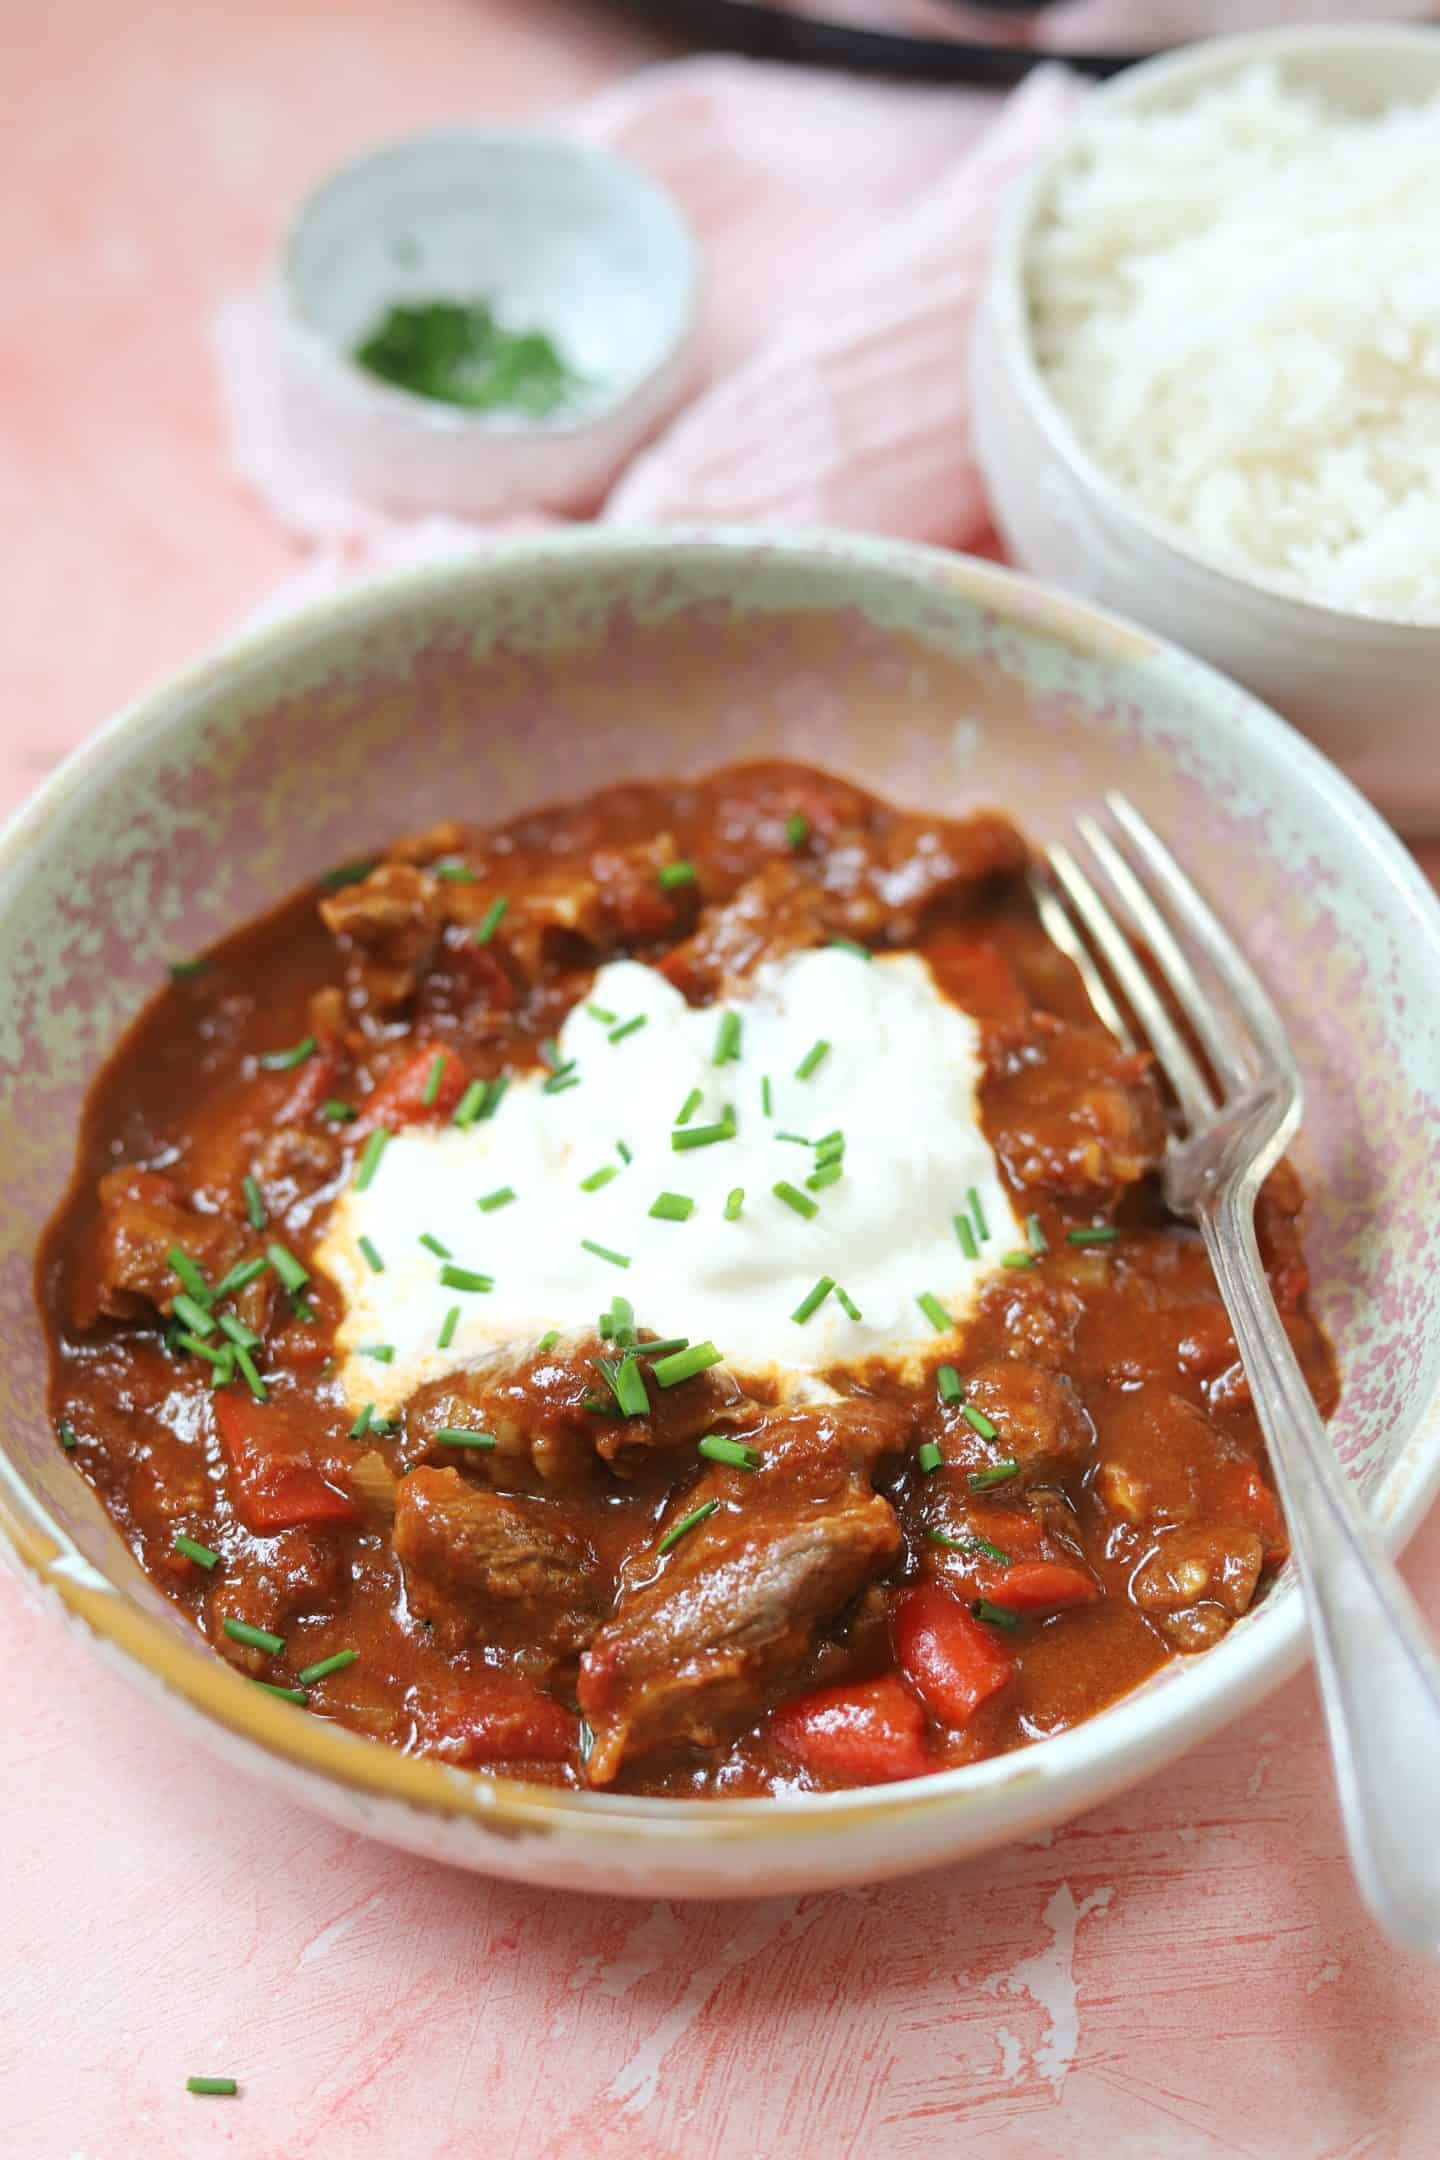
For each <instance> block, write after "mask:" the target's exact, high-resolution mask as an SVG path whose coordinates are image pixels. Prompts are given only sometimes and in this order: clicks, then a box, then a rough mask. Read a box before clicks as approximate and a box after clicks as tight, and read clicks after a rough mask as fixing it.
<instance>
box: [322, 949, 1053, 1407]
mask: <svg viewBox="0 0 1440 2160" xmlns="http://www.w3.org/2000/svg"><path fill="white" fill-rule="evenodd" d="M637 1021H638V1022H640V1023H641V1024H640V1025H638V1026H637V1025H635V1023H636V1022H637ZM558 1047H559V1051H560V1057H561V1060H562V1068H561V1072H560V1074H559V1075H558V1076H557V1079H556V1080H554V1081H552V1082H551V1083H550V1085H549V1086H547V1084H546V1078H547V1076H546V1075H545V1074H544V1073H536V1074H530V1075H525V1076H523V1077H517V1078H515V1079H513V1080H512V1081H511V1083H510V1085H509V1087H508V1088H507V1090H506V1092H505V1094H504V1096H503V1098H502V1100H501V1102H500V1104H499V1107H498V1109H497V1110H496V1111H495V1113H494V1114H493V1116H491V1117H489V1118H485V1119H482V1120H480V1121H479V1122H477V1123H475V1124H472V1125H470V1126H469V1127H467V1128H465V1129H461V1128H459V1127H457V1126H454V1125H448V1126H416V1127H412V1128H410V1129H408V1130H406V1131H404V1132H401V1133H398V1134H397V1135H396V1136H395V1137H394V1138H393V1139H391V1140H390V1142H389V1144H388V1146H387V1147H386V1149H385V1151H384V1153H383V1155H382V1156H381V1158H380V1162H379V1167H378V1168H377V1169H376V1171H375V1172H374V1175H373V1177H372V1179H371V1181H370V1182H369V1184H368V1185H367V1186H366V1187H365V1189H364V1190H363V1191H362V1190H360V1189H359V1188H358V1186H357V1185H356V1184H353V1183H352V1185H351V1186H349V1187H348V1188H347V1189H346V1190H345V1192H343V1193H342V1194H341V1196H340V1197H339V1199H338V1200H337V1202H336V1204H335V1206H334V1209H333V1211H332V1214H331V1219H330V1222H329V1225H328V1228H327V1232H326V1235H325V1238H324V1240H323V1241H322V1243H321V1244H320V1246H319V1247H318V1248H317V1251H316V1256H315V1257H316V1259H317V1261H318V1263H319V1265H320V1266H321V1267H322V1268H323V1269H324V1270H325V1272H326V1273H327V1274H328V1275H329V1276H330V1277H331V1278H332V1279H333V1280H334V1281H335V1282H336V1283H337V1284H338V1286H339V1288H340V1290H341V1292H342V1294H343V1297H344V1301H345V1316H344V1320H343V1322H342V1324H341V1327H340V1329H339V1333H338V1338H337V1348H338V1351H339V1353H340V1356H341V1358H342V1360H343V1364H342V1381H343V1385H344V1388H345V1392H346V1395H347V1398H348V1399H349V1401H350V1402H351V1403H352V1405H353V1406H355V1407H356V1408H357V1409H358V1408H359V1407H361V1406H362V1405H363V1404H365V1403H373V1404H375V1406H376V1408H377V1410H378V1411H380V1412H381V1413H382V1414H383V1413H386V1412H388V1411H390V1410H393V1409H394V1408H395V1407H396V1406H397V1405H399V1404H400V1403H402V1402H404V1400H405V1399H406V1397H407V1396H409V1395H410V1394H411V1393H412V1392H413V1390H414V1389H415V1388H416V1387H417V1386H419V1385H420V1384H421V1383H422V1382H423V1381H425V1380H427V1379H431V1378H434V1377H438V1376H439V1375H440V1374H442V1373H445V1372H451V1371H454V1370H455V1369H456V1367H457V1366H460V1365H464V1364H467V1363H471V1362H474V1361H477V1360H480V1359H483V1358H486V1357H488V1356H490V1355H492V1354H493V1353H495V1352H496V1351H500V1350H506V1349H523V1348H526V1347H528V1346H529V1345H531V1344H533V1343H534V1342H535V1340H536V1339H537V1338H538V1337H539V1336H541V1335H543V1334H544V1333H546V1332H547V1331H548V1330H550V1329H558V1330H559V1331H560V1333H561V1334H562V1335H568V1334H572V1333H577V1332H589V1331H593V1330H594V1329H595V1326H596V1323H597V1321H598V1319H599V1317H600V1315H601V1314H602V1313H603V1312H605V1311H607V1310H608V1309H609V1306H610V1302H611V1299H612V1297H613V1296H614V1295H615V1294H616V1293H617V1292H618V1293H620V1294H621V1295H623V1296H624V1297H626V1298H628V1299H629V1301H630V1303H631V1305H632V1306H633V1307H634V1311H635V1315H636V1319H637V1322H638V1323H639V1324H641V1325H643V1326H645V1327H647V1328H649V1329H651V1330H653V1331H654V1332H655V1333H657V1334H660V1335H664V1336H677V1335H684V1336H689V1338H690V1339H691V1341H692V1342H698V1341H705V1340H708V1341H711V1342H714V1343H715V1344H716V1345H717V1347H718V1348H719V1349H720V1351H721V1352H722V1353H723V1356H724V1359H725V1362H726V1363H727V1364H728V1365H731V1366H733V1367H735V1368H737V1369H738V1370H740V1371H742V1372H747V1373H750V1374H752V1375H759V1374H766V1375H771V1374H778V1375H780V1376H782V1377H784V1376H789V1375H794V1374H806V1373H812V1374H813V1373H815V1372H817V1371H821V1370H824V1369H826V1368H829V1367H833V1366H836V1365H849V1364H859V1363H863V1362H864V1361H866V1360H868V1359H871V1358H874V1357H877V1356H879V1357H885V1358H888V1359H892V1360H896V1361H899V1362H900V1363H902V1364H903V1363H904V1362H905V1361H907V1359H909V1358H912V1357H913V1356H915V1355H916V1354H918V1353H919V1352H921V1351H924V1350H933V1349H934V1348H935V1347H937V1345H938V1343H939V1341H940V1335H941V1331H940V1330H937V1327H936V1324H935V1318H934V1316H933V1313H927V1312H926V1311H925V1310H924V1309H923V1308H922V1306H921V1304H920V1303H919V1302H918V1301H919V1299H920V1298H921V1297H922V1296H923V1297H925V1298H926V1299H927V1300H929V1299H937V1300H938V1301H939V1303H940V1305H941V1306H943V1308H944V1310H945V1313H946V1314H948V1315H949V1316H950V1317H951V1319H952V1320H953V1321H955V1322H956V1323H959V1322H961V1321H963V1320H964V1319H965V1317H966V1316H967V1315H968V1314H969V1313H970V1312H971V1310H972V1309H973V1307H974V1305H975V1302H976V1300H977V1297H978V1295H979V1293H980V1290H981V1288H982V1286H983V1284H984V1282H985V1280H986V1279H987V1278H988V1276H989V1275H990V1274H991V1273H992V1272H993V1270H994V1269H995V1268H996V1267H998V1265H999V1260H1000V1255H1001V1254H1002V1253H1003V1252H1005V1251H1007V1250H1009V1249H1010V1248H1012V1247H1014V1246H1016V1245H1019V1244H1022V1243H1023V1234H1022V1232H1021V1230H1020V1228H1019V1226H1018V1224H1017V1223H1016V1220H1015V1216H1014V1213H1013V1211H1012V1209H1011V1206H1010V1202H1009V1199H1008V1197H1007V1195H1006V1193H1005V1190H1004V1187H1003V1186H1002V1184H1001V1182H1000V1177H999V1173H998V1169H997V1166H996V1162H995V1158H994V1156H993V1154H992V1152H991V1150H990V1147H989V1144H988V1142H987V1141H986V1139H985V1136H984V1134H983V1132H982V1131H981V1129H980V1124H979V1118H978V1110H977V1088H978V1084H979V1079H980V1072H981V1066H980V1057H979V1042H978V1030H977V1028H976V1026H975V1023H974V1021H973V1020H971V1019H970V1018H969V1016H968V1015H967V1014H965V1013H963V1012H961V1011H960V1010H959V1009H958V1007H956V1006H955V1005H953V1004H951V1002H950V1001H949V1000H948V999H947V998H946V997H945V996H944V995H943V994H942V993H941V992H940V990H939V989H938V988H937V986H936V984H935V982H934V980H933V978H932V976H931V974H930V970H929V968H928V966H927V965H926V963H925V962H924V961H923V960H922V959H920V958H919V957H918V956H917V955H915V954H912V953H898V954H893V955H887V956H877V957H876V958H874V959H868V960H867V959H864V958H862V957H860V955H858V954H857V953H853V952H850V951H847V950H844V949H841V948H827V949H825V950H821V951H811V952H803V953H799V954H796V955H793V956H791V957H790V958H787V959H784V960H781V961H777V962H774V963H771V964H770V965H768V966H766V967H764V968H762V969H760V970H758V971H757V973H756V974H755V976H754V978H753V980H752V981H751V983H750V984H749V985H748V986H747V994H746V995H745V996H744V997H743V998H737V999H735V1000H733V1001H732V1002H731V1003H730V1004H729V1005H728V1006H707V1007H703V1008H698V1009H697V1008H695V1007H692V1006H689V1005H687V1004H686V1002H685V1000H684V998H683V997H682V996H681V995H680V992H679V991H678V990H676V989H675V988H674V987H673V986H672V985H671V984H670V983H668V982H667V981H666V980H665V978H664V976H663V975H660V974H657V973H656V972H655V970H654V969H653V968H648V967H644V966H642V965H640V964H639V963H638V962H635V961H630V960H621V961H616V962H615V963H613V964H612V965H611V966H608V967H605V968H603V969H601V971H600V973H599V974H598V975H597V976H596V978H595V984H594V988H593V990H592V991H591V993H590V996H589V998H588V999H587V1000H586V1001H585V1002H584V1003H583V1004H581V1005H579V1006H577V1007H576V1008H575V1009H574V1011H572V1012H571V1013H570V1015H569V1016H568V1018H567V1019H566V1021H565V1024H564V1027H563V1029H562V1030H561V1033H560V1037H559V1044H558ZM571 1061H573V1066H572V1062H571ZM566 1066H571V1070H570V1071H568V1072H567V1071H565V1070H564V1067H566ZM567 1082H568V1083H571V1084H566V1083H567ZM682 1114H683V1116H684V1122H683V1123H681V1122H680V1119H681V1117H682ZM717 1126H718V1127H721V1128H723V1130H724V1132H725V1135H726V1136H725V1137H723V1138H719V1139H713V1140H710V1141H708V1143H707V1144H703V1145H699V1146H696V1145H688V1144H685V1142H686V1136H687V1135H691V1136H696V1135H702V1136H703V1135H704V1134H705V1132H706V1129H707V1128H713V1127H717ZM732 1127H733V1133H732V1131H731V1128H732ZM837 1133H838V1134H841V1135H843V1152H840V1151H839V1150H837V1147H836V1143H835V1141H834V1140H833V1138H828V1137H827V1136H833V1135H835V1134H837ZM677 1140H678V1141H679V1142H680V1143H681V1144H680V1145H678V1146H677V1145H676V1142H677ZM822 1142H825V1143H827V1144H826V1145H824V1146H818V1147H817V1143H822ZM822 1160H828V1161H833V1160H838V1161H839V1162H840V1163H841V1165H842V1169H841V1173H840V1175H839V1176H838V1177H834V1178H828V1177H826V1176H825V1175H824V1174H823V1172H822V1171H821V1169H820V1166H821V1164H822ZM817 1174H820V1176H821V1182H820V1184H819V1186H818V1188H817V1187H813V1186H812V1185H811V1184H810V1183H809V1182H808V1181H809V1180H810V1179H812V1178H814V1177H816V1176H817ZM777 1186H784V1187H787V1188H789V1189H790V1192H789V1197H788V1198H787V1197H786V1196H785V1195H782V1194H777V1192H776V1187H777ZM972 1191H973V1193H974V1195H975V1196H977V1197H978V1200H979V1214H980V1217H981V1220H982V1221H983V1225H984V1228H985V1229H986V1230H987V1231H988V1236H987V1237H986V1238H985V1239H983V1241H982V1240H980V1239H979V1238H978V1237H977V1241H976V1242H977V1256H976V1257H974V1258H971V1257H969V1256H968V1254H967V1252H966V1250H965V1248H964V1246H963V1244H962V1241H961V1238H960V1236H959V1234H958V1233H957V1229H956V1222H955V1218H956V1216H957V1214H962V1213H965V1212H967V1210H970V1209H971V1207H972V1202H971V1199H970V1195H971V1194H972ZM496 1195H505V1197H503V1198H500V1199H499V1200H498V1201H497V1199H496V1198H495V1196H496ZM511 1195H513V1197H510V1196H511ZM736 1195H739V1196H740V1197H739V1198H738V1199H737V1198H736V1197H735V1196H736ZM796 1195H798V1196H799V1200H800V1206H799V1207H798V1208H797V1206H796V1205H795V1204H794V1201H795V1196H796ZM662 1196H670V1197H668V1198H665V1199H662ZM487 1201H488V1203H489V1204H488V1205H485V1204H484V1203H486V1202H487ZM657 1202H659V1203H660V1206H661V1209H662V1212H661V1213H659V1214H657V1213H656V1212H655V1208H656V1204H657ZM687 1203H688V1205H687ZM812 1210H813V1212H812ZM973 1220H974V1217H973V1214H972V1222H973ZM427 1239H428V1240H430V1241H431V1242H430V1243H425V1242H422V1240H427ZM362 1241H364V1242H362ZM367 1243H368V1245H369V1247H370V1248H371V1250H372V1251H373V1253H374V1254H376V1255H377V1256H378V1257H379V1259H380V1261H381V1262H382V1264H383V1265H382V1269H381V1270H380V1271H378V1272H377V1270H376V1269H375V1267H374V1265H373V1264H372V1262H371V1261H370V1260H369V1259H368V1258H367V1257H366V1252H365V1245H366V1244H367ZM437 1245H438V1246H443V1247H444V1248H445V1252H446V1253H447V1254H448V1255H449V1258H450V1264H451V1265H452V1267H458V1268H461V1269H464V1270H467V1271H470V1272H472V1273H475V1274H479V1275H482V1276H484V1277H488V1278H490V1279H492V1280H493V1285H494V1287H493V1288H492V1289H489V1290H471V1289H465V1288H459V1287H455V1286H454V1285H453V1284H447V1283H446V1282H445V1281H444V1279H443V1271H444V1268H445V1266H446V1260H445V1258H444V1257H443V1256H442V1255H441V1254H439V1253H437V1251H436V1250H435V1247H436V1246H437ZM622 1263H623V1264H622ZM823 1276H829V1277H831V1278H832V1279H833V1281H834V1282H835V1283H836V1284H837V1285H838V1286H839V1290H843V1292H844V1293H845V1295H846V1297H847V1298H848V1299H849V1301H850V1304H851V1305H852V1306H853V1307H854V1308H855V1312H856V1313H858V1315H859V1317H858V1318H857V1317H854V1316H852V1314H851V1312H850V1311H848V1310H847V1309H846V1307H845V1305H844V1304H843V1303H842V1302H841V1299H840V1296H839V1294H838V1291H831V1292H830V1293H829V1294H828V1295H826V1296H825V1298H824V1299H823V1301H822V1302H820V1303H819V1304H818V1306H817V1307H816V1309H815V1310H814V1311H813V1312H812V1313H811V1314H810V1315H809V1317H808V1318H806V1319H805V1320H803V1321H798V1320H796V1319H795V1318H794V1317H793V1315H794V1314H795V1312H796V1310H797V1308H799V1307H800V1306H801V1305H802V1304H803V1303H804V1301H805V1300H806V1298H807V1295H808V1294H809V1293H810V1292H811V1291H812V1289H813V1288H814V1286H815V1285H816V1284H817V1283H818V1282H819V1280H820V1278H821V1277H823ZM455 1307H458V1308H459V1311H458V1318H456V1319H454V1320H453V1322H451V1323H450V1324H449V1328H448V1333H447V1320H448V1316H449V1315H450V1314H451V1311H452V1308H455ZM442 1334H444V1335H447V1341H446V1346H445V1347H444V1348H443V1349H442V1348H441V1347H440V1338H441V1336H442ZM377 1344H380V1345H388V1346H390V1347H391V1349H392V1350H393V1357H392V1359H391V1361H390V1362H388V1363H386V1362H383V1361H381V1360H377V1359H376V1358H374V1357H373V1356H367V1355H366V1350H367V1347H373V1346H374V1345H377Z"/></svg>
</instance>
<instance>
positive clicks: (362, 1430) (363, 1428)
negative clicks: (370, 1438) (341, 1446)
mask: <svg viewBox="0 0 1440 2160" xmlns="http://www.w3.org/2000/svg"><path fill="white" fill-rule="evenodd" d="M374 1422H375V1405H374V1403H373V1402H367V1403H366V1405H365V1407H364V1409H363V1410H362V1411H361V1412H360V1415H359V1417H357V1418H356V1420H355V1422H354V1424H353V1425H352V1426H351V1427H350V1438H351V1439H352V1440H363V1439H364V1437H365V1435H366V1433H367V1432H369V1430H370V1427H371V1426H372V1425H373V1424H374Z"/></svg>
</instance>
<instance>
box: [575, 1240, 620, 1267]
mask: <svg viewBox="0 0 1440 2160" xmlns="http://www.w3.org/2000/svg"><path fill="white" fill-rule="evenodd" d="M580 1243H581V1244H582V1245H583V1247H584V1248H585V1250H586V1252H592V1253H594V1255H595V1257H596V1259H597V1260H608V1261H609V1262H610V1265H611V1266H612V1267H629V1265H630V1259H629V1255H628V1254H627V1253H623V1252H612V1251H611V1250H610V1247H609V1246H608V1245H597V1244H596V1243H595V1240H594V1238H588V1237H582V1238H581V1240H580Z"/></svg>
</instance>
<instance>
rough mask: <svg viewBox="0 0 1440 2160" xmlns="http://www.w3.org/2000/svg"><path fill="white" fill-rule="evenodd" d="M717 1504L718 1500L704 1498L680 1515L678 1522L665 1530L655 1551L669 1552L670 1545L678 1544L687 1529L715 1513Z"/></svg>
mask: <svg viewBox="0 0 1440 2160" xmlns="http://www.w3.org/2000/svg"><path fill="white" fill-rule="evenodd" d="M719 1505H720V1503H719V1501H718V1500H705V1501H702V1502H701V1504H700V1506H699V1507H697V1508H691V1510H690V1513H689V1514H688V1515H682V1516H681V1518H680V1520H679V1522H677V1523H676V1524H675V1525H674V1526H673V1527H672V1528H671V1529H669V1530H667V1531H666V1533H665V1535H664V1537H662V1538H661V1540H660V1543H659V1544H658V1545H657V1546H656V1548H655V1549H656V1551H657V1552H662V1553H667V1552H669V1550H670V1548H671V1546H672V1545H678V1544H679V1542H680V1540H681V1538H682V1537H684V1535H685V1533H686V1531H687V1530H693V1529H694V1528H695V1526H696V1524H697V1523H702V1522H708V1520H709V1518H710V1517H711V1516H712V1515H713V1514H714V1513H715V1510H716V1509H717V1508H718V1507H719Z"/></svg>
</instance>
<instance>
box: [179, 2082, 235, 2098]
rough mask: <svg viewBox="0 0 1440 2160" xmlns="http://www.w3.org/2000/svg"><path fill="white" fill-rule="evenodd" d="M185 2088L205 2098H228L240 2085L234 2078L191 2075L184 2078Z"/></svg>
mask: <svg viewBox="0 0 1440 2160" xmlns="http://www.w3.org/2000/svg"><path fill="white" fill-rule="evenodd" d="M185 2090H186V2092H189V2093H200V2094H202V2095H203V2096H204V2097H205V2098H206V2099H222V2098H223V2099H227V2100H228V2099H233V2098H234V2096H235V2094H236V2093H238V2092H239V2090H240V2087H239V2084H238V2083H237V2081H236V2080H235V2079H234V2078H228V2077H192V2078H186V2080H185Z"/></svg>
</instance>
